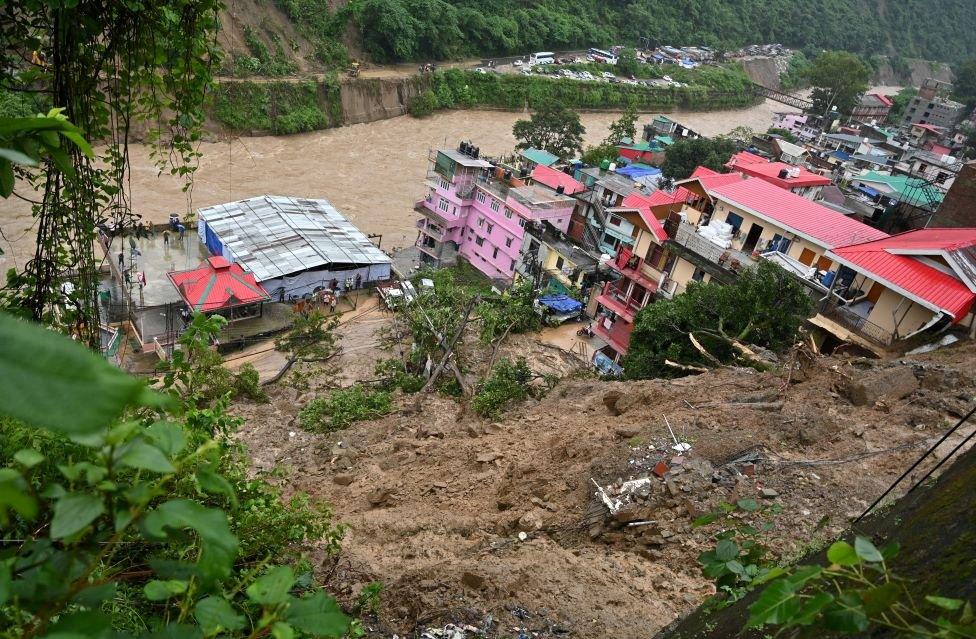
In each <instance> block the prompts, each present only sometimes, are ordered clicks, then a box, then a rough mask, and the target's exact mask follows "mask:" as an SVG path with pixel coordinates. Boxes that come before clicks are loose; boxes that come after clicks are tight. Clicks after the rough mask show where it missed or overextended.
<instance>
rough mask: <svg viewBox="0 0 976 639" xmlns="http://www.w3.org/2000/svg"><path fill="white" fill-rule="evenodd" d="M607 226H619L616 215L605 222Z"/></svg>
mask: <svg viewBox="0 0 976 639" xmlns="http://www.w3.org/2000/svg"><path fill="white" fill-rule="evenodd" d="M607 224H609V225H611V226H620V218H619V217H617V216H616V215H611V216H610V219H608V220H607Z"/></svg>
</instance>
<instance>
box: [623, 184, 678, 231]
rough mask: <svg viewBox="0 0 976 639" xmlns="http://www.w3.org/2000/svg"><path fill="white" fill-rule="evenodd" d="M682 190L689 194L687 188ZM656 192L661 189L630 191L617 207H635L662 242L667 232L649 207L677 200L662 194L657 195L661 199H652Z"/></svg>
mask: <svg viewBox="0 0 976 639" xmlns="http://www.w3.org/2000/svg"><path fill="white" fill-rule="evenodd" d="M682 191H684V192H685V193H688V194H689V195H690V192H689V191H687V189H682ZM658 193H661V191H654V193H652V194H650V195H644V194H643V193H631V194H630V195H628V196H627V197H625V198H624V200H623V202H621V203H620V207H619V208H622V209H636V210H637V212H638V213H639V214H640V217H641V219H642V220H644V224H646V225H647V228H649V229H650V230H651V233H653V234H654V237H656V238H657V239H658V241H659V242H663V241H665V240H667V239H668V234H667V233H666V232H665V231H664V225H662V224H661V220H659V219H657V217H655V216H654V213H653V212H651V207H652V206H657V205H658V204H670V203H672V202H677V201H678V200H666V199H664V197H663V196H658V199H660V200H661V201H654V199H655V196H656V195H657V194H658ZM676 193H677V192H676Z"/></svg>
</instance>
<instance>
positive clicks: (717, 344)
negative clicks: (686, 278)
mask: <svg viewBox="0 0 976 639" xmlns="http://www.w3.org/2000/svg"><path fill="white" fill-rule="evenodd" d="M810 311H811V302H810V298H809V297H807V295H806V293H805V292H804V289H803V285H802V284H800V283H799V282H797V281H796V280H795V279H793V277H792V276H791V275H790V274H789V273H787V272H786V271H785V270H783V269H782V268H780V267H778V266H776V265H774V264H770V263H769V262H766V261H761V262H760V263H759V264H758V266H757V267H756V268H754V269H750V270H747V271H745V272H744V273H742V274H741V275H739V276H738V278H737V279H736V280H735V282H734V283H732V284H730V285H728V286H723V285H721V284H717V283H714V282H710V283H707V284H702V283H699V282H692V283H690V284H689V285H688V290H687V291H685V293H683V294H682V295H677V296H675V298H674V299H671V300H666V301H660V302H655V303H654V304H650V305H648V306H646V307H644V308H643V309H641V311H640V312H639V313H637V317H636V318H635V319H634V331H633V333H631V336H630V349H629V351H628V353H627V357H626V358H625V359H624V362H623V366H624V374H625V375H626V376H627V377H629V378H631V379H645V378H650V377H670V376H674V375H678V374H680V370H678V369H676V368H673V367H671V366H668V365H667V364H665V363H664V361H665V360H669V361H672V362H676V363H678V364H681V365H691V366H706V365H709V364H710V363H714V362H712V361H711V360H709V359H708V357H706V356H705V355H704V354H702V353H701V351H699V350H698V349H697V348H695V346H694V344H693V343H692V341H691V339H690V337H689V334H693V335H694V336H695V339H696V340H697V341H698V342H699V343H700V344H701V345H702V346H703V347H704V349H705V350H706V351H708V353H710V354H711V355H712V356H713V357H714V358H716V359H717V360H718V361H720V362H731V361H733V360H734V358H735V352H736V351H735V348H734V346H733V344H734V343H735V342H739V343H741V344H755V345H758V346H762V347H765V348H769V349H772V350H778V349H781V348H783V347H786V346H789V345H790V344H792V343H793V341H794V340H795V339H796V334H797V330H798V329H799V328H800V324H801V323H802V321H803V320H804V318H806V317H807V316H808V315H809V313H810Z"/></svg>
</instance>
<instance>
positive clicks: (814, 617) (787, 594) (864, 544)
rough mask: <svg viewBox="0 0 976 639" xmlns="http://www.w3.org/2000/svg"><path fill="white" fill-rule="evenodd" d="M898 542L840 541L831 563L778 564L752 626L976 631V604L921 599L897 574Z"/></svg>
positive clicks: (951, 634) (948, 634)
mask: <svg viewBox="0 0 976 639" xmlns="http://www.w3.org/2000/svg"><path fill="white" fill-rule="evenodd" d="M897 553H898V545H897V544H892V545H889V546H886V547H885V548H882V549H880V550H879V549H878V548H877V547H875V545H874V544H873V543H871V541H870V540H869V539H866V538H864V537H855V538H854V544H853V545H851V544H849V543H848V542H846V541H838V542H836V543H835V544H833V545H832V546H830V548H829V549H828V550H827V560H828V561H829V562H830V564H829V565H827V566H794V567H792V568H789V569H777V572H778V573H779V575H778V578H776V579H775V580H774V581H771V582H770V583H769V585H767V586H766V588H765V590H763V592H762V595H760V597H759V599H757V600H756V601H755V603H753V604H752V605H751V606H750V607H749V621H748V626H750V627H758V626H765V625H769V626H780V627H781V628H782V629H784V630H787V629H793V630H801V631H802V630H807V631H808V634H810V635H811V636H822V634H823V630H828V631H831V632H832V633H837V634H841V635H853V634H860V633H863V632H864V631H866V630H867V629H868V628H870V627H872V626H874V627H879V626H880V627H884V628H890V629H892V630H894V631H895V632H896V633H898V634H899V635H901V636H905V637H933V638H934V637H938V638H941V639H956V638H963V637H976V615H974V612H973V607H972V604H971V603H969V602H967V601H963V600H961V599H950V598H947V597H940V596H936V595H927V596H925V604H922V602H921V601H916V600H915V599H914V598H913V597H912V593H911V591H910V590H909V588H908V582H907V581H906V580H904V579H901V578H899V577H897V576H896V575H894V574H892V572H891V571H890V569H889V568H888V563H887V562H888V561H890V560H891V559H892V558H893V557H895V556H896V555H897Z"/></svg>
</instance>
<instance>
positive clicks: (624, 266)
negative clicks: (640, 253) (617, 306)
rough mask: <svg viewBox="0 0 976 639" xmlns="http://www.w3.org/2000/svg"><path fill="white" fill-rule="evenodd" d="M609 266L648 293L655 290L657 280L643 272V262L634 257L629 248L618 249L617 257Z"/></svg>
mask: <svg viewBox="0 0 976 639" xmlns="http://www.w3.org/2000/svg"><path fill="white" fill-rule="evenodd" d="M610 266H611V268H613V269H614V270H615V271H617V272H618V273H620V274H621V275H623V276H624V277H626V278H627V279H631V280H635V281H637V282H638V283H639V284H640V285H641V286H643V287H644V288H646V289H647V290H649V291H650V292H652V293H653V292H654V291H656V290H657V287H658V282H657V280H656V279H654V278H652V277H650V276H649V275H648V274H647V273H645V272H644V260H643V259H641V258H639V257H637V256H636V255H634V252H633V250H631V249H630V248H629V247H625V248H622V249H620V250H619V251H618V252H617V257H615V258H614V259H613V260H611V261H610Z"/></svg>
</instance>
